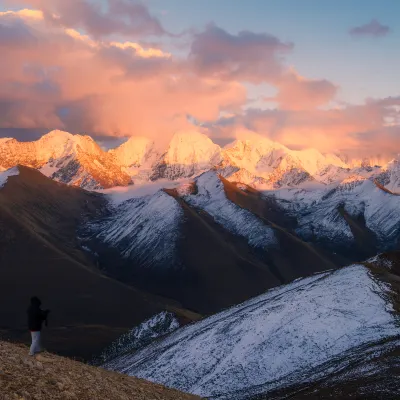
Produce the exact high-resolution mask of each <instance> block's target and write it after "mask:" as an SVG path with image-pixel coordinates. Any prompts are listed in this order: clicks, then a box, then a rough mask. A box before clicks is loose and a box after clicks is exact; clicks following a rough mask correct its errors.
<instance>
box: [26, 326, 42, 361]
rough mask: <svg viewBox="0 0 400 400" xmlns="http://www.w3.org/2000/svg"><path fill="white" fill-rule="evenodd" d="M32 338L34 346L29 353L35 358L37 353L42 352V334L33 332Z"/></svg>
mask: <svg viewBox="0 0 400 400" xmlns="http://www.w3.org/2000/svg"><path fill="white" fill-rule="evenodd" d="M31 336H32V344H31V348H30V351H29V355H30V356H33V355H35V353H39V352H40V351H41V348H40V332H31Z"/></svg>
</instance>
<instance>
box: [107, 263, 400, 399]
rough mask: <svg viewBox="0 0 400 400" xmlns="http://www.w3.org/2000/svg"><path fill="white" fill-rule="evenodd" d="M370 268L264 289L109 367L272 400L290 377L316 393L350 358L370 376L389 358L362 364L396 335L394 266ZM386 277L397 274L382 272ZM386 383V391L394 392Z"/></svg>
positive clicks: (188, 387)
mask: <svg viewBox="0 0 400 400" xmlns="http://www.w3.org/2000/svg"><path fill="white" fill-rule="evenodd" d="M382 261H383V262H382ZM368 265H372V267H371V268H372V269H369V267H367V266H365V265H362V264H357V265H351V266H349V267H345V268H342V269H339V270H333V271H327V272H323V273H320V274H316V275H313V276H311V277H308V278H304V279H298V280H296V281H294V282H293V283H291V284H288V285H285V286H280V287H278V288H276V289H272V290H269V291H268V292H266V293H265V294H263V295H261V296H259V297H256V298H254V299H252V300H249V301H247V302H245V303H243V304H240V305H238V306H235V307H233V308H231V309H228V310H226V311H223V312H221V313H219V314H216V315H214V316H211V317H209V318H207V319H204V320H202V321H199V322H197V323H194V324H192V325H189V326H186V327H183V328H181V329H179V330H177V331H176V332H173V333H172V334H170V335H168V336H167V337H165V338H162V339H159V340H158V341H156V342H153V343H152V344H150V345H148V346H146V347H144V348H142V349H141V350H139V351H137V352H129V351H128V352H127V353H123V352H122V353H121V355H120V356H119V357H117V358H115V359H113V360H111V361H109V362H107V363H106V365H105V367H106V368H108V369H111V370H115V371H119V372H123V373H126V374H128V375H133V376H138V377H142V378H145V379H148V380H151V381H154V382H158V383H162V384H164V385H166V386H170V387H174V388H178V389H181V390H185V391H188V392H191V393H194V394H198V395H201V396H203V397H207V398H211V399H229V400H234V399H255V398H261V397H257V396H260V395H262V394H266V397H265V398H272V397H269V395H268V394H269V393H270V392H272V391H276V390H279V389H285V388H287V387H289V386H290V385H293V384H294V383H296V384H297V385H298V387H300V388H301V387H302V386H301V385H306V384H308V386H310V388H311V389H313V390H314V391H315V390H318V388H317V387H316V382H318V379H321V380H322V381H326V380H327V379H329V378H330V377H331V376H332V377H333V378H334V377H335V374H336V375H337V372H338V371H341V370H342V369H343V368H344V367H346V366H350V365H353V366H354V365H356V368H355V370H353V371H352V372H353V373H354V374H355V373H356V372H357V370H358V374H359V376H364V378H365V374H367V375H369V376H372V375H373V374H374V373H375V374H376V373H379V371H380V370H381V369H382V368H384V367H385V364H384V363H382V362H381V365H380V364H379V363H376V364H375V365H374V364H373V363H371V365H369V364H368V363H369V362H370V361H371V360H374V357H375V358H377V357H382V358H383V355H384V354H385V352H390V351H393V346H385V343H387V344H389V343H390V342H391V340H393V339H396V338H397V339H398V338H399V335H400V325H399V322H400V320H399V316H398V311H397V312H396V311H395V309H396V307H397V304H394V302H395V301H397V300H395V299H396V296H397V295H398V292H394V290H395V288H396V287H397V289H396V290H398V285H397V286H396V279H397V278H396V276H397V275H396V276H395V275H393V274H395V273H398V272H399V268H398V266H396V269H394V266H393V269H392V264H391V261H389V260H385V259H374V260H370V261H369V263H368ZM378 269H379V271H380V272H379V275H375V273H373V272H372V271H373V270H375V271H378ZM395 271H396V272H395ZM385 274H386V275H387V276H388V277H389V276H395V278H393V279H392V280H390V278H383V279H382V278H379V276H380V277H382V276H384V275H385ZM390 282H392V283H393V284H394V286H392V285H391V283H390ZM370 350H371V351H370ZM397 351H398V348H397ZM382 358H381V360H382ZM367 365H369V366H370V368H369V370H368V371H366V370H365V368H364V369H363V366H364V367H366V366H367ZM360 374H361V375H360ZM362 374H364V375H362ZM341 378H342V379H346V375H345V374H344V375H343V376H342V377H341ZM337 379H338V380H339V378H337ZM347 379H349V378H347ZM394 379H395V378H394ZM376 385H379V383H376ZM377 387H378V386H377ZM303 388H304V386H303ZM387 389H388V391H387V395H388V396H389V395H390V394H391V393H394V392H391V391H390V389H389V387H388V388H387ZM372 393H373V392H372ZM372 393H371V392H370V394H372ZM367 394H368V392H365V393H364V395H367ZM262 398H264V397H262ZM277 398H278V397H277ZM279 398H282V397H279ZM388 398H392V397H390V396H389V397H388Z"/></svg>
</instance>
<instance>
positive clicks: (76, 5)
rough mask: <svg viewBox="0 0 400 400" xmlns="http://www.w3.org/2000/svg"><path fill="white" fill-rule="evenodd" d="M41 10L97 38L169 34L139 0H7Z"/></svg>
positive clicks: (53, 19)
mask: <svg viewBox="0 0 400 400" xmlns="http://www.w3.org/2000/svg"><path fill="white" fill-rule="evenodd" d="M6 2H7V3H8V4H11V5H15V4H18V5H19V4H21V3H23V4H24V5H27V6H30V7H32V8H35V9H38V10H41V12H42V13H43V16H44V18H45V19H46V20H48V21H49V22H51V23H53V24H54V25H59V26H63V27H66V28H73V29H77V30H83V31H85V32H86V33H87V34H89V35H91V36H92V37H94V38H97V39H98V38H104V37H108V36H111V35H115V34H119V35H124V36H129V37H132V36H136V37H137V36H139V35H165V34H167V32H166V31H165V30H164V28H163V27H162V25H161V23H160V22H159V20H158V19H157V18H156V17H154V16H152V15H151V14H150V12H149V10H148V8H147V7H146V6H145V5H144V4H143V3H141V2H139V1H132V0H104V2H103V4H102V3H100V2H98V1H97V2H96V1H92V0H67V1H66V0H6Z"/></svg>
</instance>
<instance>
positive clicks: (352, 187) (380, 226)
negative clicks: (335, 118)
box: [266, 176, 400, 245]
mask: <svg viewBox="0 0 400 400" xmlns="http://www.w3.org/2000/svg"><path fill="white" fill-rule="evenodd" d="M266 195H267V196H269V195H272V196H273V197H274V198H276V199H277V200H278V202H279V204H280V205H281V207H283V208H286V209H287V210H288V211H289V212H290V213H291V214H292V215H294V216H296V217H297V219H298V222H299V227H298V228H297V233H298V234H299V235H300V236H302V237H303V238H305V239H308V238H310V237H312V236H317V237H320V238H324V239H327V240H339V241H346V240H351V239H352V238H353V234H352V233H351V230H350V227H349V226H348V224H347V223H346V221H345V219H344V217H343V216H342V215H341V214H340V212H339V210H338V207H339V206H343V207H344V210H345V211H346V212H347V213H348V214H350V215H351V216H353V217H355V218H357V217H359V216H362V217H363V218H364V219H365V225H366V227H367V228H369V229H370V230H371V231H373V232H374V233H375V234H376V235H377V237H378V239H379V240H380V241H381V242H382V243H383V244H386V245H388V244H390V241H392V240H395V238H396V235H397V234H398V232H399V230H400V214H399V209H400V197H399V196H395V195H393V194H390V193H387V192H385V191H384V190H382V189H380V188H379V187H377V186H376V185H375V184H374V183H373V182H372V181H371V180H369V179H364V178H362V177H359V176H353V177H349V178H348V179H346V180H344V181H343V183H342V184H340V185H338V186H336V185H334V186H332V185H331V186H328V187H323V188H322V189H321V188H320V189H318V188H315V187H313V188H311V189H298V188H295V189H282V190H279V191H275V192H273V193H271V192H266Z"/></svg>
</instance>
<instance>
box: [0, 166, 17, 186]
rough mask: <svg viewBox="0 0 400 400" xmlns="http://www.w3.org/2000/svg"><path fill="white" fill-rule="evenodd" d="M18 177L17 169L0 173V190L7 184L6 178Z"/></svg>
mask: <svg viewBox="0 0 400 400" xmlns="http://www.w3.org/2000/svg"><path fill="white" fill-rule="evenodd" d="M15 175H19V169H18V167H14V168H10V169H7V170H5V171H0V189H1V188H2V187H3V186H4V185H5V184H6V183H7V180H8V177H10V176H15Z"/></svg>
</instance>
